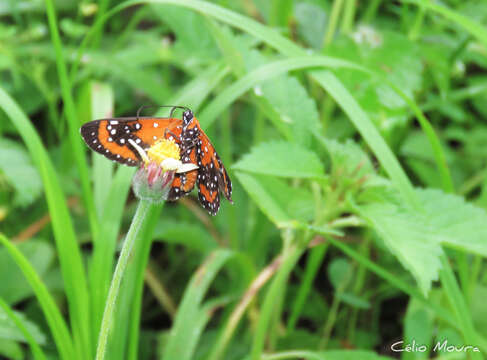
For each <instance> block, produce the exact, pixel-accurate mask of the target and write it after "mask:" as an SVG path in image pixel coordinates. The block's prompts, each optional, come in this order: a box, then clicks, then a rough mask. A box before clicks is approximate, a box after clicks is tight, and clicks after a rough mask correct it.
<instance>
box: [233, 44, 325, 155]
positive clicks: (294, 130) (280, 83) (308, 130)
mask: <svg viewBox="0 0 487 360" xmlns="http://www.w3.org/2000/svg"><path fill="white" fill-rule="evenodd" d="M245 45H247V44H243V43H242V41H240V44H239V48H240V51H241V52H242V54H243V59H244V61H245V65H246V69H247V71H249V72H250V71H251V70H254V69H256V68H258V67H259V66H262V65H265V64H267V63H269V62H270V61H272V60H273V59H272V58H270V57H266V56H264V55H263V54H262V53H261V52H259V51H257V50H250V49H249V48H248V47H246V46H245ZM254 92H255V94H256V95H257V96H262V97H263V98H265V99H266V100H267V102H268V105H269V106H270V107H271V108H272V109H273V111H274V112H275V113H276V114H277V116H276V117H277V118H278V119H279V120H278V121H281V122H282V125H283V126H285V127H286V128H288V129H289V130H290V131H288V132H289V133H290V134H291V138H292V139H293V140H294V141H295V142H298V143H300V144H304V145H306V146H308V145H309V144H310V143H311V134H312V132H316V131H320V129H321V123H320V120H319V115H318V110H317V107H316V103H315V101H314V99H313V98H311V97H310V96H309V95H308V92H307V90H306V88H305V87H304V86H303V85H302V84H301V83H300V82H299V81H298V80H297V79H296V78H295V77H293V76H289V75H279V76H276V77H274V78H272V79H271V80H267V81H264V82H263V83H262V84H260V85H259V86H256V87H255V89H254Z"/></svg>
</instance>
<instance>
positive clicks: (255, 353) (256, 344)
mask: <svg viewBox="0 0 487 360" xmlns="http://www.w3.org/2000/svg"><path fill="white" fill-rule="evenodd" d="M304 250H305V247H303V246H301V247H299V248H298V247H291V248H290V249H288V250H287V251H286V255H287V256H286V258H284V259H283V262H282V265H281V268H280V269H279V272H278V273H277V276H276V277H275V278H274V280H273V281H272V284H271V286H270V288H269V291H268V292H267V294H266V296H265V300H264V304H263V305H262V311H261V313H260V319H259V323H258V325H257V331H256V333H255V336H254V341H253V344H252V354H251V359H252V360H259V359H260V358H261V356H262V350H263V349H264V342H265V338H266V334H267V329H268V328H269V323H270V320H271V317H272V314H273V313H274V310H275V308H274V305H275V303H276V300H277V296H278V295H279V294H281V289H282V287H283V286H284V285H285V283H286V281H287V278H288V276H289V274H290V273H291V271H292V269H293V268H294V265H296V262H297V261H298V260H299V258H300V257H301V255H302V254H303V252H304Z"/></svg>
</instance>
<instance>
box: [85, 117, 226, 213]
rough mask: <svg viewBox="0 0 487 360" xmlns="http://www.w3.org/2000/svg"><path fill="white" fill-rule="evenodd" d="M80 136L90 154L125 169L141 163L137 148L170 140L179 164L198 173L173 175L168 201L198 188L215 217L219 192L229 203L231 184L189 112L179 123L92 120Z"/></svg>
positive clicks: (147, 119) (171, 120) (174, 120)
mask: <svg viewBox="0 0 487 360" xmlns="http://www.w3.org/2000/svg"><path fill="white" fill-rule="evenodd" d="M81 135H82V137H83V139H84V141H85V142H86V144H87V145H88V146H89V147H90V148H91V149H93V150H94V151H96V152H98V153H100V154H102V155H104V156H105V157H107V158H108V159H110V160H113V161H116V162H118V163H121V164H124V165H128V166H141V165H143V163H144V160H143V159H142V157H141V155H140V153H139V151H138V150H137V149H136V146H134V145H133V144H134V143H135V144H137V145H138V146H139V147H140V148H142V149H143V150H145V151H147V150H148V149H149V148H150V147H151V146H152V145H154V144H155V143H156V142H157V141H159V140H161V139H169V140H174V141H175V142H176V143H177V144H178V145H179V149H180V160H181V162H183V163H192V164H195V165H197V166H198V169H195V170H191V171H188V172H184V173H176V174H175V178H174V181H173V183H172V185H171V189H170V191H169V195H168V200H170V201H174V200H177V199H179V198H181V197H182V196H184V195H187V194H189V193H190V192H191V191H192V189H193V188H194V186H195V185H197V186H198V198H199V201H200V203H201V205H202V206H203V207H204V208H205V209H206V210H207V211H208V212H209V213H210V214H211V215H216V213H217V212H218V209H219V207H220V196H219V192H220V191H222V192H223V194H224V195H225V197H226V198H227V199H228V200H229V201H230V202H232V199H231V194H232V184H231V181H230V178H229V176H228V174H227V171H226V170H225V167H224V166H223V164H222V162H221V160H220V158H219V156H218V154H217V153H216V151H215V149H214V147H213V145H212V144H211V142H210V140H209V139H208V137H207V136H206V134H205V133H204V131H203V130H202V129H201V127H200V125H199V122H198V120H197V119H196V117H194V116H193V114H192V112H191V111H190V110H187V111H185V112H184V113H183V119H182V120H181V119H178V118H173V117H169V118H159V117H127V118H113V119H101V120H94V121H91V122H88V123H86V124H84V125H83V126H82V127H81Z"/></svg>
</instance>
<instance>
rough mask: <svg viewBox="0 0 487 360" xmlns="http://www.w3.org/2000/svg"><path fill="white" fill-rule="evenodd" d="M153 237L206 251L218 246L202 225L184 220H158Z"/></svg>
mask: <svg viewBox="0 0 487 360" xmlns="http://www.w3.org/2000/svg"><path fill="white" fill-rule="evenodd" d="M154 238H155V239H156V240H157V239H160V241H163V242H167V243H170V244H181V245H184V246H186V247H188V248H190V249H193V250H197V251H201V252H203V253H207V252H209V251H211V250H214V249H215V248H216V247H218V244H217V242H216V241H215V239H214V238H213V237H211V235H210V234H209V233H208V231H207V230H205V229H204V228H203V227H202V226H200V225H197V224H193V223H190V222H184V221H171V220H163V221H159V223H158V224H157V226H156V229H155V230H154Z"/></svg>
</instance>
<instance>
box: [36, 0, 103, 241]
mask: <svg viewBox="0 0 487 360" xmlns="http://www.w3.org/2000/svg"><path fill="white" fill-rule="evenodd" d="M45 2H46V12H47V19H48V23H49V30H50V33H51V40H52V43H53V46H54V51H55V54H56V67H57V71H58V76H59V82H60V85H61V95H62V99H63V103H64V109H65V114H66V118H67V120H68V125H69V126H68V127H69V138H70V144H71V146H72V148H73V156H74V159H75V163H76V166H77V168H78V172H79V176H80V181H81V190H82V192H83V202H84V203H85V207H86V209H87V212H88V217H89V220H90V227H91V231H92V233H93V235H95V234H96V233H97V232H98V220H97V217H96V211H95V202H94V199H93V193H92V191H91V187H90V175H89V171H88V164H87V162H86V158H85V156H84V149H83V144H82V142H81V137H80V136H79V126H80V123H79V121H78V116H77V114H76V108H75V106H74V100H73V95H72V87H71V82H70V81H69V78H68V71H67V67H66V62H65V60H64V54H63V46H62V42H61V37H60V35H59V30H58V27H57V17H56V10H55V7H54V3H53V1H52V0H45Z"/></svg>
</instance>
